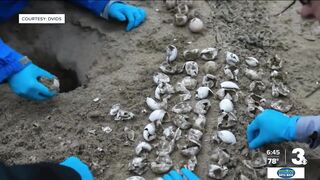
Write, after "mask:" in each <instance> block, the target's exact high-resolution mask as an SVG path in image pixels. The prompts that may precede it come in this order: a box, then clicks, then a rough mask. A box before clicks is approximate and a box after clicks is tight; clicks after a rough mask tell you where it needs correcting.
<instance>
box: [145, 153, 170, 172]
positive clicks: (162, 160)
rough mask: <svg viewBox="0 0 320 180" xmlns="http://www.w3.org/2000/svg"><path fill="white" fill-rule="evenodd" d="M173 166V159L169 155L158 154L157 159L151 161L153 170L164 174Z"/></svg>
mask: <svg viewBox="0 0 320 180" xmlns="http://www.w3.org/2000/svg"><path fill="white" fill-rule="evenodd" d="M172 166H173V162H172V159H171V158H170V156H169V155H164V156H158V157H157V159H156V161H153V162H151V163H150V168H151V170H152V172H154V173H156V174H164V173H166V172H168V171H169V170H170V169H171V167H172Z"/></svg>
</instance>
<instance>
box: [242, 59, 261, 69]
mask: <svg viewBox="0 0 320 180" xmlns="http://www.w3.org/2000/svg"><path fill="white" fill-rule="evenodd" d="M245 61H246V63H247V64H248V65H249V66H251V67H256V66H258V65H259V61H258V60H257V59H256V58H254V57H247V59H246V60H245Z"/></svg>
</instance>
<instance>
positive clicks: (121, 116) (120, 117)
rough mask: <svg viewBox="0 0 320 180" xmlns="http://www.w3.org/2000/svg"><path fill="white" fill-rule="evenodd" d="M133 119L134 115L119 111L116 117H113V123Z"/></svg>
mask: <svg viewBox="0 0 320 180" xmlns="http://www.w3.org/2000/svg"><path fill="white" fill-rule="evenodd" d="M133 118H134V114H133V113H132V112H129V111H125V110H122V109H120V110H119V111H118V112H117V115H116V116H115V117H114V120H115V121H120V120H130V119H133Z"/></svg>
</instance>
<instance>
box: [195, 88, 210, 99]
mask: <svg viewBox="0 0 320 180" xmlns="http://www.w3.org/2000/svg"><path fill="white" fill-rule="evenodd" d="M210 94H213V92H212V91H211V89H210V88H208V87H199V88H198V89H197V91H196V95H195V97H196V99H205V98H207V97H208V96H209V95H210Z"/></svg>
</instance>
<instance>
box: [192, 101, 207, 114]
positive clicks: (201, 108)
mask: <svg viewBox="0 0 320 180" xmlns="http://www.w3.org/2000/svg"><path fill="white" fill-rule="evenodd" d="M210 107H211V103H210V101H209V100H208V99H202V100H200V101H198V102H197V103H196V105H195V107H194V110H193V111H194V112H195V113H196V114H199V115H200V114H201V115H205V114H207V112H208V110H209V109H210Z"/></svg>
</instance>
